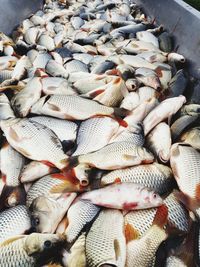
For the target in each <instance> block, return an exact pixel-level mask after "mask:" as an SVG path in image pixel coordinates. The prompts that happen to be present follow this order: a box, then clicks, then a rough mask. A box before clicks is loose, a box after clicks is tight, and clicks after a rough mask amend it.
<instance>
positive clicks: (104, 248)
mask: <svg viewBox="0 0 200 267" xmlns="http://www.w3.org/2000/svg"><path fill="white" fill-rule="evenodd" d="M113 225H115V227H113ZM86 260H87V266H89V267H96V266H102V265H106V264H108V266H109V264H110V265H111V266H112V265H114V266H119V267H123V266H124V265H125V260H126V243H125V237H124V230H123V216H122V214H121V212H120V211H118V210H111V209H105V210H102V211H101V212H100V214H99V216H98V217H97V219H96V220H95V221H94V223H93V225H92V227H91V228H90V231H89V233H88V235H87V237H86Z"/></svg>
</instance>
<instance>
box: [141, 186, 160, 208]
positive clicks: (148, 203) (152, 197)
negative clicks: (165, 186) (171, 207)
mask: <svg viewBox="0 0 200 267" xmlns="http://www.w3.org/2000/svg"><path fill="white" fill-rule="evenodd" d="M141 199H142V202H143V206H144V208H150V207H159V206H160V205H162V204H163V200H162V198H161V197H160V196H159V195H158V194H157V193H156V192H154V191H152V190H150V189H149V188H143V189H142V190H141Z"/></svg>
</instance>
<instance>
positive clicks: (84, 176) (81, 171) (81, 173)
mask: <svg viewBox="0 0 200 267" xmlns="http://www.w3.org/2000/svg"><path fill="white" fill-rule="evenodd" d="M90 170H91V168H90V167H89V165H87V164H85V163H81V164H79V165H77V166H76V167H75V168H74V172H75V176H76V178H77V179H78V180H79V181H80V184H81V185H82V186H87V185H88V184H89V179H88V176H89V173H90Z"/></svg>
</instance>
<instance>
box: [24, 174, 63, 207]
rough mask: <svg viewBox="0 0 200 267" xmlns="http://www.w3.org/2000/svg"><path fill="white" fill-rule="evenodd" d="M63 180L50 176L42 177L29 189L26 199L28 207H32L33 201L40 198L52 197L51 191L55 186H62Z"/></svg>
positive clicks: (55, 195)
mask: <svg viewBox="0 0 200 267" xmlns="http://www.w3.org/2000/svg"><path fill="white" fill-rule="evenodd" d="M62 183H63V182H62V180H60V179H56V178H52V177H51V176H50V175H47V176H44V177H42V178H41V179H40V180H38V181H36V182H35V183H34V184H33V185H32V186H31V188H30V189H29V191H28V193H27V197H26V206H27V207H30V205H31V203H32V202H33V200H34V199H35V198H37V197H39V196H43V195H45V196H48V195H51V193H50V191H51V189H52V188H53V187H54V186H57V185H60V184H62ZM53 196H54V197H57V196H58V195H57V194H52V197H53Z"/></svg>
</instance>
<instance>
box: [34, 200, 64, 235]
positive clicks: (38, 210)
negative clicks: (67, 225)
mask: <svg viewBox="0 0 200 267" xmlns="http://www.w3.org/2000/svg"><path fill="white" fill-rule="evenodd" d="M59 210H60V205H59V203H58V202H57V201H56V200H54V199H51V198H47V197H44V196H41V197H37V198H36V199H34V200H33V202H32V204H31V206H30V212H31V224H32V227H33V228H34V229H35V230H36V232H39V233H43V234H44V233H54V231H55V229H56V227H57V225H58V223H59V221H58V219H59V218H60V215H59V214H60V213H59Z"/></svg>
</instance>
